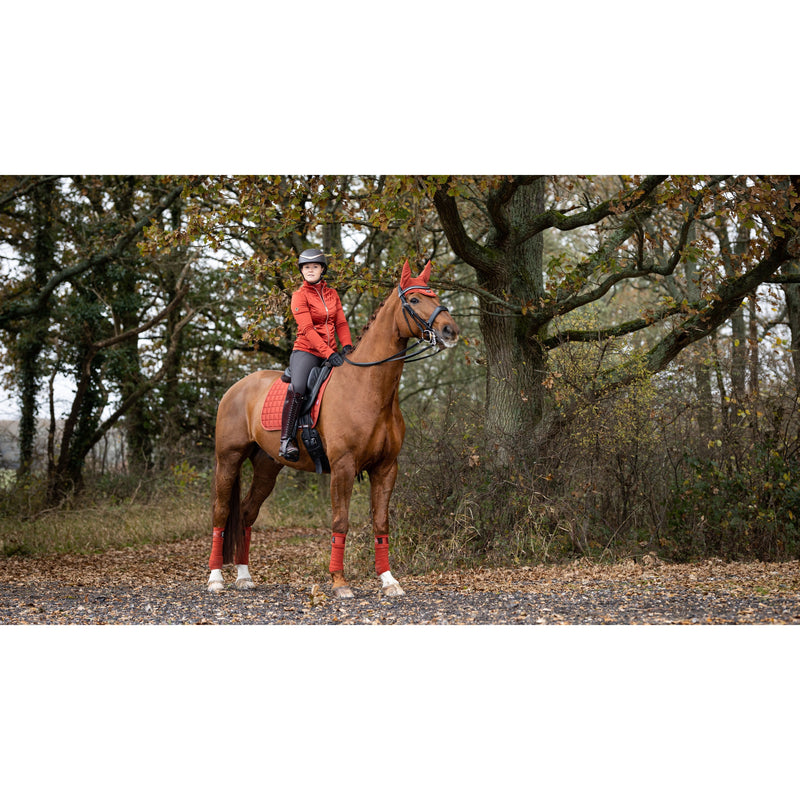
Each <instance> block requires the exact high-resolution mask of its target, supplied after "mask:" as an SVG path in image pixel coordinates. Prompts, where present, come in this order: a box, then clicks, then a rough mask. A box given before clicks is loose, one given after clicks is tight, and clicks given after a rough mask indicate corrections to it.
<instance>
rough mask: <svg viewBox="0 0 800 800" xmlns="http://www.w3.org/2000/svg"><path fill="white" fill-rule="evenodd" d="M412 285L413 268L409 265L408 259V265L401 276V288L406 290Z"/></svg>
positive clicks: (404, 265)
mask: <svg viewBox="0 0 800 800" xmlns="http://www.w3.org/2000/svg"><path fill="white" fill-rule="evenodd" d="M410 285H411V267H409V265H408V259H406V263H405V264H403V273H402V275H401V276H400V288H401V289H405V288H406V287H407V286H410Z"/></svg>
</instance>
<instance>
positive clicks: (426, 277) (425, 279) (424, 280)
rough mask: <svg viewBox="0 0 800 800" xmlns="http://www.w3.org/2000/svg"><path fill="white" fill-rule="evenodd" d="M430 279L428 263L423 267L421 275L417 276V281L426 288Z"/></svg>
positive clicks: (429, 265) (429, 264) (429, 263)
mask: <svg viewBox="0 0 800 800" xmlns="http://www.w3.org/2000/svg"><path fill="white" fill-rule="evenodd" d="M430 278H431V262H430V261H429V262H428V263H427V264H426V265H425V269H423V270H422V274H421V275H420V276H419V279H420V281H421V282H422V283H424V284H425V285H426V286H427V285H428V281H429V280H430Z"/></svg>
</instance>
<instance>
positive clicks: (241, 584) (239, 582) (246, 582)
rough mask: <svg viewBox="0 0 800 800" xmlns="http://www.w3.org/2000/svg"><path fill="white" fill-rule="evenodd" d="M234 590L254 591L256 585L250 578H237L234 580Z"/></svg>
mask: <svg viewBox="0 0 800 800" xmlns="http://www.w3.org/2000/svg"><path fill="white" fill-rule="evenodd" d="M236 588H237V589H242V590H244V589H255V588H256V585H255V584H254V583H253V581H251V580H250V578H237V579H236Z"/></svg>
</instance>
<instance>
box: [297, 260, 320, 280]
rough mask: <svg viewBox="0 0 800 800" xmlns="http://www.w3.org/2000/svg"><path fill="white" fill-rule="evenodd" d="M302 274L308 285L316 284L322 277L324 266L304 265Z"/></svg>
mask: <svg viewBox="0 0 800 800" xmlns="http://www.w3.org/2000/svg"><path fill="white" fill-rule="evenodd" d="M300 272H301V273H302V275H303V277H304V278H305V279H306V281H307V282H308V283H316V282H317V281H318V280H319V279H320V278H321V277H322V264H303V266H302V267H300Z"/></svg>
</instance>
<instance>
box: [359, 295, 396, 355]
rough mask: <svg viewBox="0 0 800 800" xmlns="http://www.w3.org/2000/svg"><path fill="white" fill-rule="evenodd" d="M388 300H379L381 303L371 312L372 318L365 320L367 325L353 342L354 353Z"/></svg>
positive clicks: (385, 298)
mask: <svg viewBox="0 0 800 800" xmlns="http://www.w3.org/2000/svg"><path fill="white" fill-rule="evenodd" d="M388 299H389V297H384V298H383V300H381V302H380V304H379V305H378V307H377V308H376V309H375V310H374V311H373V312H372V316H371V317H370V318H369V319H368V320H367V324H366V325H364V327H363V328H362V329H361V333H359V334H358V337H357V338H356V340H355V342H354V343H353V351H354V352H355V349H356V348H357V347H358V345H359V343H360V342H361V340H362V339H363V338H364V334H365V333H366V332H367V331H368V330H369V328H370V325H372V323H373V322H375V318H376V317H377V316H378V314H380V312H381V310H382V309H383V307H384V306H385V305H386V302H387V300H388Z"/></svg>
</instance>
